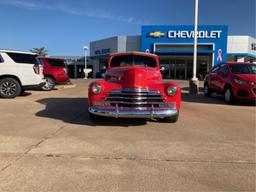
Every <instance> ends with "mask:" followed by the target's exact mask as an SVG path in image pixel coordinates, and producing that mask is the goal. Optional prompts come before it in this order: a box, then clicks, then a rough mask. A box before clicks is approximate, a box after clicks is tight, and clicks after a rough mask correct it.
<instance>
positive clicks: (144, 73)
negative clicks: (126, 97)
mask: <svg viewBox="0 0 256 192" xmlns="http://www.w3.org/2000/svg"><path fill="white" fill-rule="evenodd" d="M105 80H106V81H110V82H116V83H121V84H122V85H123V86H124V87H128V88H132V87H133V88H134V87H136V88H142V87H144V88H145V87H148V86H149V85H150V84H152V83H154V82H159V81H161V80H162V75H161V73H160V71H159V70H158V69H157V68H151V67H141V66H132V67H118V68H112V69H110V70H108V71H107V73H106V77H105Z"/></svg>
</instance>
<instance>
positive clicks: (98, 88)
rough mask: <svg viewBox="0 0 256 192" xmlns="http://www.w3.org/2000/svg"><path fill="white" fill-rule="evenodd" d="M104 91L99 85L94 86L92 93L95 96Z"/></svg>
mask: <svg viewBox="0 0 256 192" xmlns="http://www.w3.org/2000/svg"><path fill="white" fill-rule="evenodd" d="M101 91H102V86H101V85H99V84H93V86H92V92H93V93H94V94H99V93H100V92H101Z"/></svg>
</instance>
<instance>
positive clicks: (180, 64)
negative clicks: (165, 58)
mask: <svg viewBox="0 0 256 192" xmlns="http://www.w3.org/2000/svg"><path fill="white" fill-rule="evenodd" d="M175 70H176V74H175V76H174V78H175V79H187V65H186V60H183V59H181V60H176V64H175Z"/></svg>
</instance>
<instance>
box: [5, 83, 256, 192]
mask: <svg viewBox="0 0 256 192" xmlns="http://www.w3.org/2000/svg"><path fill="white" fill-rule="evenodd" d="M89 81H90V80H74V81H73V83H74V84H75V85H76V86H71V87H68V88H60V89H58V90H54V91H51V92H42V91H28V92H27V93H26V94H25V95H23V96H20V97H17V98H16V99H10V100H7V99H0V191H19V192H20V191H255V190H256V187H255V179H256V160H255V158H256V156H255V155H256V154H255V151H256V142H255V138H256V135H255V129H256V126H255V114H256V110H255V109H256V107H255V106H254V105H252V104H247V103H238V104H233V105H226V104H225V103H224V102H223V98H222V97H221V96H214V97H212V98H205V97H203V96H202V95H189V94H188V93H187V85H188V82H186V81H178V82H179V83H180V84H181V86H182V87H183V90H184V91H183V95H182V100H183V101H182V109H181V112H180V118H179V120H178V122H177V123H175V124H172V123H159V122H156V121H153V120H147V121H146V120H141V119H102V120H101V119H100V118H99V121H98V122H91V121H90V120H89V118H88V112H87V87H88V83H89Z"/></svg>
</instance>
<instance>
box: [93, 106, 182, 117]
mask: <svg viewBox="0 0 256 192" xmlns="http://www.w3.org/2000/svg"><path fill="white" fill-rule="evenodd" d="M89 112H90V113H92V114H95V115H99V116H105V117H115V118H119V117H121V118H150V119H155V118H165V117H172V116H176V115H178V113H179V111H178V110H177V109H156V110H154V109H150V110H119V109H106V108H98V107H89Z"/></svg>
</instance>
